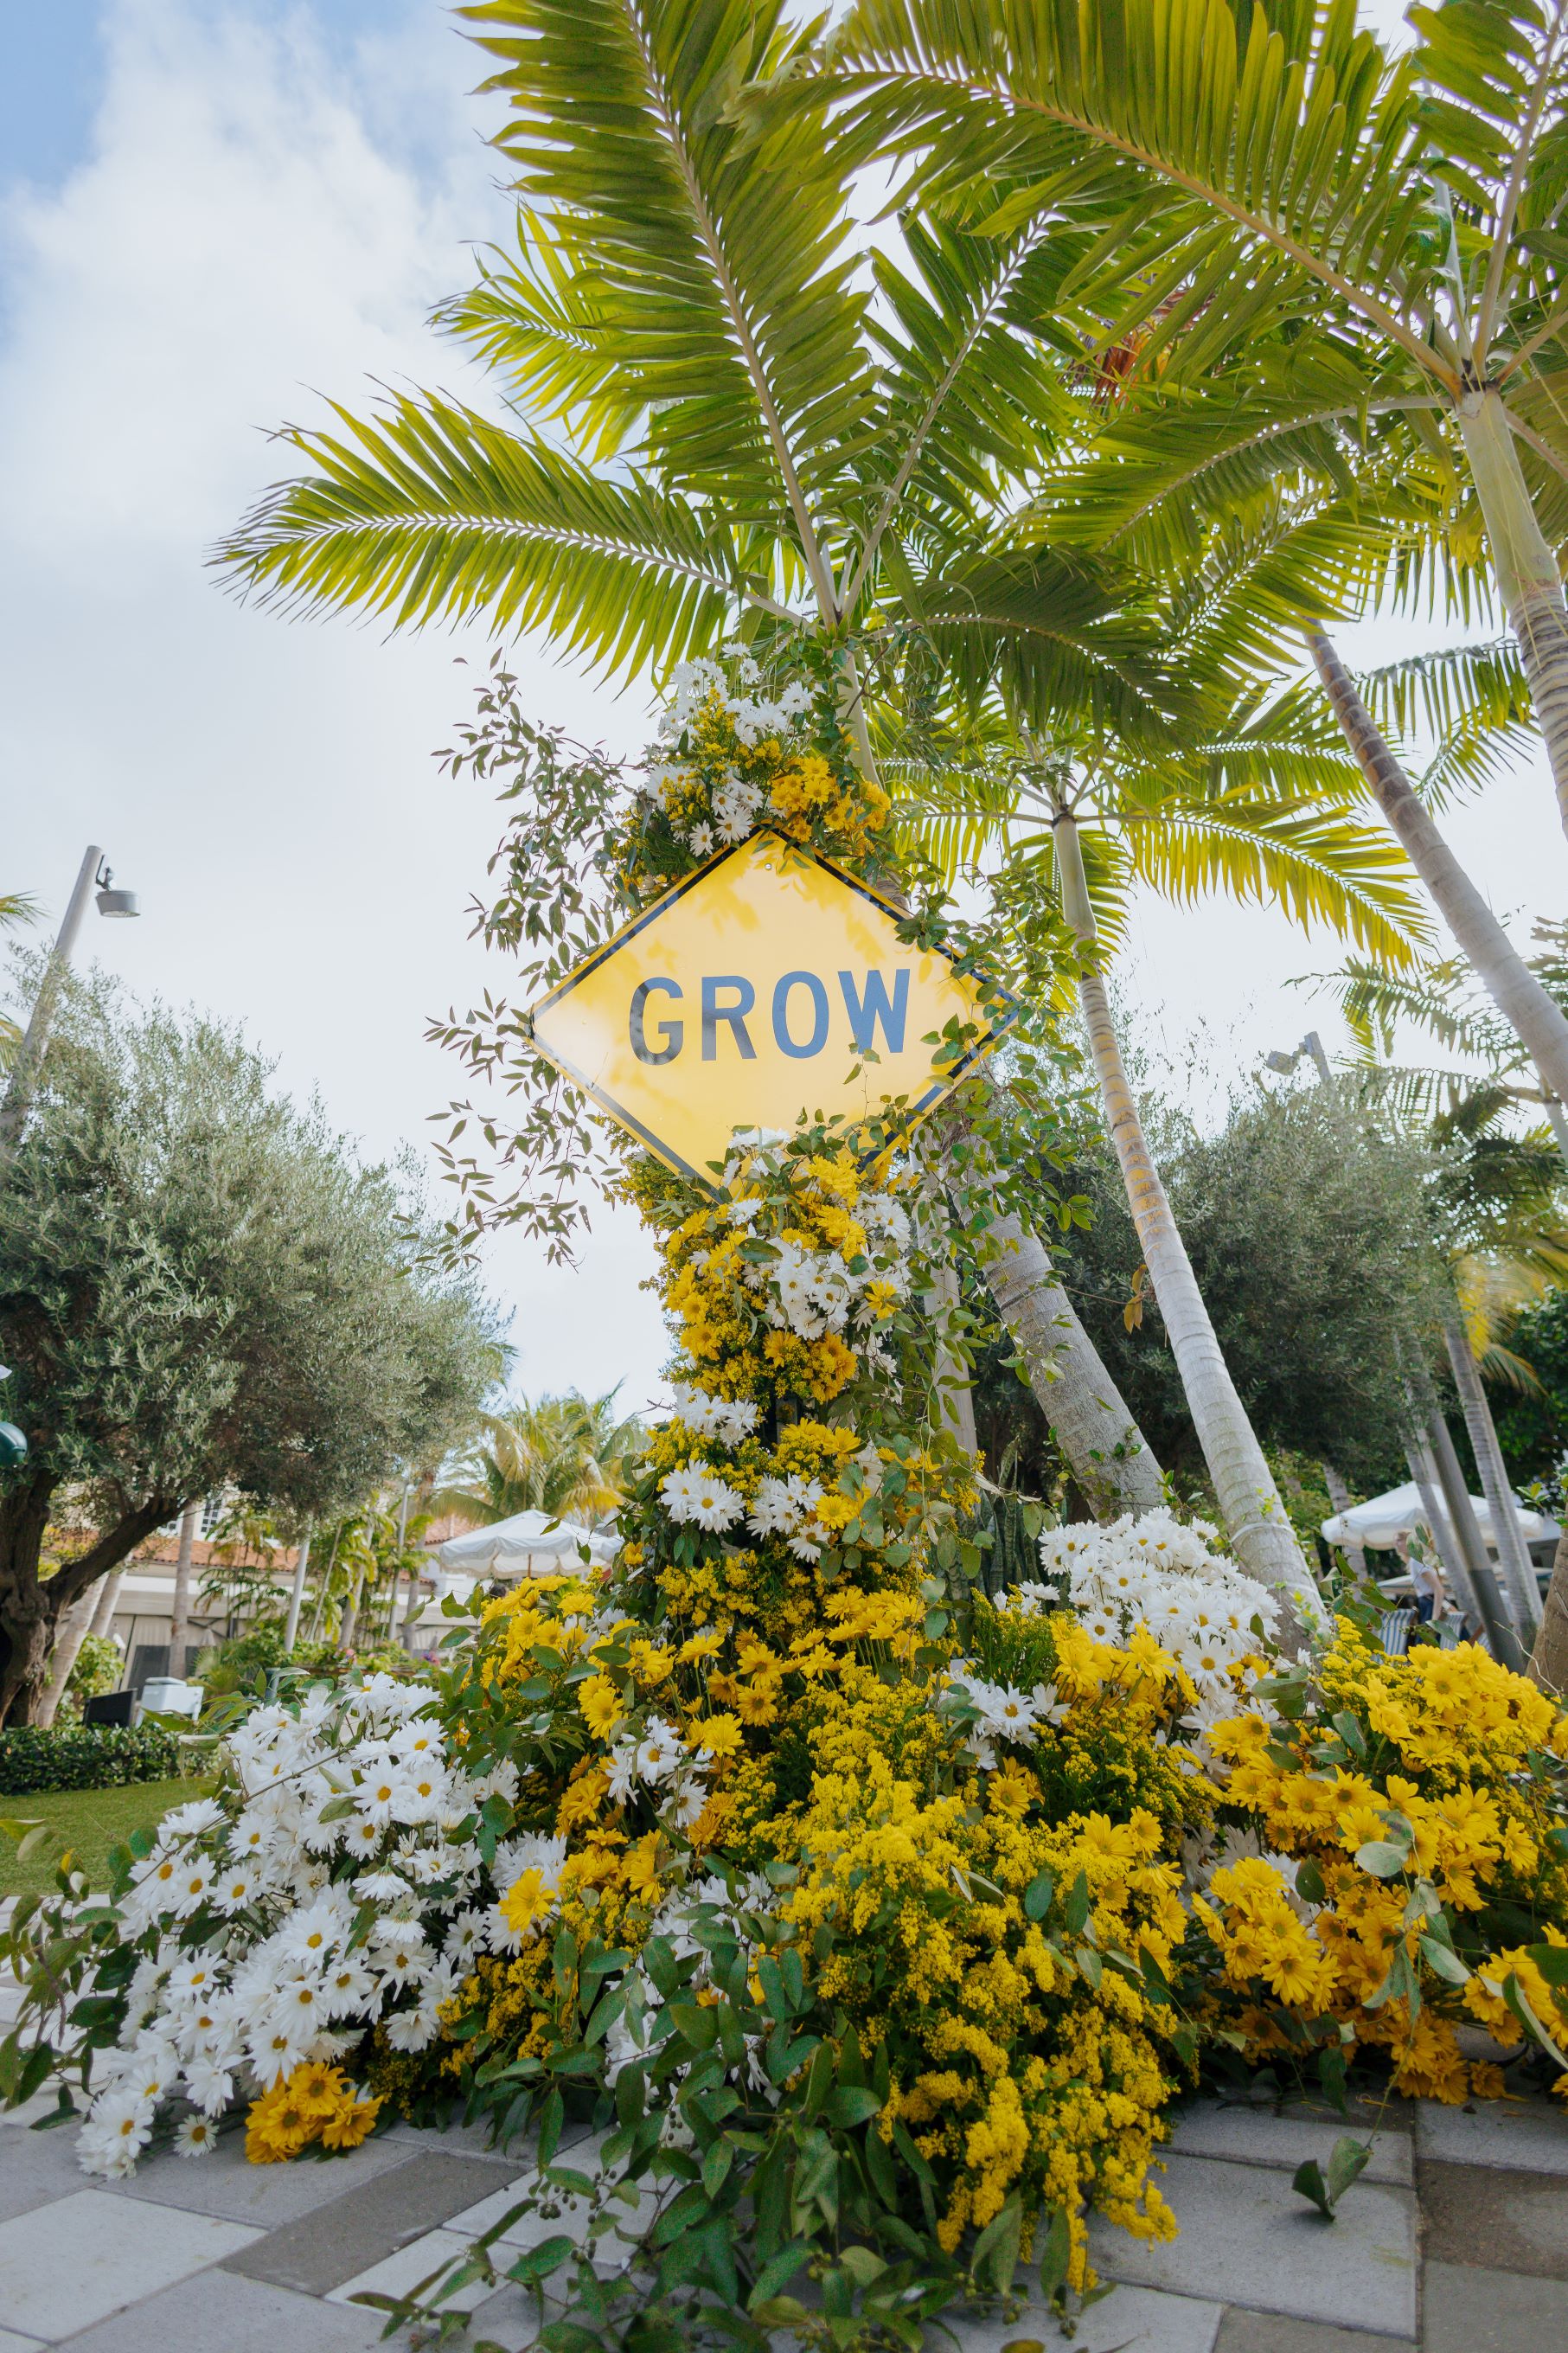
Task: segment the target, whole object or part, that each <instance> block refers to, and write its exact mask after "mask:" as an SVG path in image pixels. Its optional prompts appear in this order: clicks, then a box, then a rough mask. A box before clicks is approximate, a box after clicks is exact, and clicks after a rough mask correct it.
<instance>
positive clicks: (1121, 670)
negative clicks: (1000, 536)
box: [919, 534, 1190, 744]
mask: <svg viewBox="0 0 1568 2353" xmlns="http://www.w3.org/2000/svg"><path fill="white" fill-rule="evenodd" d="M919 596H920V601H921V613H922V615H923V628H924V630H925V633H926V635H927V636H928V637H929V638H930V640H931V644H932V645H933V647H934V648H935V649H936V650H937V652H938V653H939V655H940V656H941V659H942V663H943V665H944V667H945V668H946V670H947V671H948V672H949V674H950V676H951V678H952V682H953V685H954V688H955V690H956V691H957V692H958V693H959V694H960V695H961V696H963V698H965V699H966V700H968V701H970V702H973V703H978V702H981V701H982V700H983V699H984V696H985V695H986V694H987V693H988V692H998V693H1000V695H1001V697H1002V699H1003V701H1004V702H1005V704H1006V706H1007V708H1008V709H1009V711H1010V712H1013V713H1014V714H1016V717H1017V719H1018V720H1019V721H1020V722H1021V723H1023V724H1024V725H1026V726H1028V727H1031V728H1034V729H1037V731H1038V732H1040V733H1042V734H1047V735H1048V734H1049V733H1051V732H1052V731H1053V729H1055V728H1059V727H1060V726H1061V725H1062V724H1064V723H1067V724H1069V725H1072V726H1075V727H1076V726H1083V725H1088V726H1089V727H1091V728H1094V729H1107V728H1113V729H1116V730H1117V731H1119V732H1121V733H1125V734H1127V735H1129V736H1131V737H1133V738H1135V739H1136V738H1142V739H1144V740H1159V741H1163V742H1164V743H1166V744H1170V742H1171V740H1172V739H1171V728H1172V725H1173V722H1174V720H1175V719H1176V718H1177V717H1178V715H1179V714H1180V713H1181V712H1182V710H1183V707H1184V704H1185V703H1186V702H1188V701H1189V700H1190V698H1189V697H1188V696H1187V695H1186V694H1185V693H1184V691H1183V689H1182V687H1181V685H1180V683H1179V682H1178V681H1177V678H1176V676H1175V674H1174V672H1173V670H1172V668H1171V667H1170V665H1169V664H1168V663H1167V662H1165V661H1163V659H1161V657H1160V655H1159V652H1158V650H1157V631H1156V629H1155V628H1154V627H1153V626H1152V621H1151V619H1147V618H1145V617H1142V616H1141V615H1140V614H1139V613H1138V612H1137V611H1136V609H1129V599H1128V596H1127V591H1126V584H1125V583H1118V582H1117V581H1116V579H1115V578H1114V576H1113V575H1110V574H1109V573H1108V572H1106V571H1104V570H1103V569H1102V568H1101V567H1100V566H1099V565H1096V564H1095V563H1093V562H1092V561H1090V560H1089V559H1086V558H1081V557H1075V556H1072V555H1068V554H1062V553H1060V552H1058V551H1057V550H1054V549H1050V548H1041V547H1037V548H1014V547H1011V546H1009V545H1007V544H1006V543H1005V534H1004V541H1003V543H1002V544H1001V545H1000V546H996V547H994V548H981V549H978V550H976V551H975V552H974V553H973V554H960V555H959V556H957V557H956V558H955V559H954V560H953V561H952V562H951V563H950V564H948V565H944V566H943V567H942V569H941V570H940V571H936V572H931V573H928V574H926V575H925V576H924V577H923V578H922V579H921V583H920V587H919Z"/></svg>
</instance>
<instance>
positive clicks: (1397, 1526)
mask: <svg viewBox="0 0 1568 2353" xmlns="http://www.w3.org/2000/svg"><path fill="white" fill-rule="evenodd" d="M1514 1500H1515V1502H1516V1503H1518V1500H1519V1499H1518V1497H1517V1496H1516V1497H1515V1499H1514ZM1470 1509H1471V1510H1472V1511H1473V1512H1474V1514H1475V1515H1476V1525H1478V1527H1479V1529H1480V1532H1481V1541H1482V1542H1483V1544H1486V1545H1489V1546H1490V1547H1491V1549H1492V1550H1493V1551H1494V1552H1495V1551H1496V1550H1497V1538H1496V1536H1495V1535H1493V1533H1492V1515H1491V1512H1490V1509H1489V1506H1488V1504H1487V1500H1486V1497H1485V1496H1484V1495H1472V1496H1471V1497H1470ZM1421 1517H1422V1509H1421V1491H1420V1489H1419V1488H1418V1487H1417V1486H1416V1484H1415V1481H1414V1479H1409V1480H1406V1482H1405V1485H1404V1486H1403V1487H1391V1488H1390V1489H1389V1491H1388V1493H1387V1494H1386V1495H1373V1498H1372V1500H1371V1502H1370V1503H1366V1504H1352V1506H1351V1508H1350V1510H1349V1511H1348V1512H1336V1513H1335V1514H1334V1515H1333V1517H1332V1518H1331V1519H1327V1520H1324V1521H1323V1523H1322V1531H1323V1541H1324V1543H1325V1544H1331V1545H1340V1546H1345V1545H1373V1546H1376V1547H1378V1548H1379V1549H1380V1550H1388V1549H1390V1548H1392V1546H1394V1543H1395V1541H1396V1540H1397V1539H1398V1538H1399V1537H1400V1536H1407V1535H1409V1534H1410V1532H1411V1530H1412V1529H1413V1528H1414V1527H1415V1523H1416V1521H1417V1520H1419V1519H1420V1518H1421ZM1519 1524H1520V1531H1521V1535H1523V1537H1524V1541H1525V1543H1526V1544H1545V1543H1548V1542H1555V1541H1556V1539H1557V1537H1558V1536H1559V1535H1561V1534H1562V1531H1561V1529H1560V1528H1559V1527H1558V1525H1557V1523H1556V1521H1555V1520H1549V1519H1548V1518H1547V1516H1546V1514H1545V1513H1544V1512H1532V1511H1531V1510H1530V1508H1529V1507H1528V1505H1526V1504H1519Z"/></svg>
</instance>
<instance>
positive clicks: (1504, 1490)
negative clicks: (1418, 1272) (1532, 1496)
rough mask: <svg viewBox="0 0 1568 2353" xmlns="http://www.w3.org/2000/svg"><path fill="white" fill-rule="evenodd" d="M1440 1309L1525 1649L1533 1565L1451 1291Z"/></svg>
mask: <svg viewBox="0 0 1568 2353" xmlns="http://www.w3.org/2000/svg"><path fill="white" fill-rule="evenodd" d="M1442 1312H1443V1337H1444V1339H1445V1341H1446V1342H1447V1348H1448V1362H1449V1364H1450V1365H1451V1366H1453V1371H1454V1387H1455V1388H1457V1389H1458V1393H1459V1405H1460V1409H1461V1410H1462V1411H1463V1413H1464V1417H1465V1428H1466V1429H1467V1430H1468V1432H1469V1437H1470V1449H1471V1451H1472V1452H1473V1453H1474V1455H1475V1458H1476V1468H1477V1470H1478V1471H1479V1472H1480V1474H1481V1493H1483V1494H1484V1495H1485V1497H1486V1499H1487V1507H1488V1509H1489V1511H1490V1513H1491V1517H1492V1535H1493V1536H1494V1537H1495V1539H1496V1542H1497V1555H1498V1561H1499V1564H1500V1567H1501V1569H1502V1574H1503V1583H1504V1584H1505V1586H1506V1587H1507V1588H1508V1598H1509V1601H1510V1605H1511V1608H1512V1611H1513V1622H1514V1624H1515V1626H1516V1627H1517V1628H1518V1630H1519V1636H1520V1642H1521V1648H1522V1649H1524V1650H1526V1651H1528V1650H1529V1649H1530V1647H1531V1642H1532V1641H1534V1639H1535V1633H1536V1630H1537V1628H1538V1627H1539V1625H1540V1623H1541V1599H1540V1595H1539V1593H1538V1591H1537V1588H1536V1583H1535V1569H1534V1566H1533V1564H1532V1563H1531V1557H1530V1553H1529V1550H1528V1547H1527V1546H1526V1545H1525V1541H1524V1536H1523V1533H1522V1531H1521V1528H1520V1525H1519V1514H1518V1513H1517V1512H1516V1510H1515V1508H1514V1501H1513V1490H1512V1488H1511V1487H1510V1484H1509V1477H1508V1465H1507V1463H1506V1462H1505V1461H1503V1458H1502V1448H1501V1447H1500V1445H1499V1443H1498V1434H1497V1424H1496V1422H1495V1421H1493V1419H1492V1410H1491V1408H1490V1406H1489V1404H1488V1403H1487V1393H1486V1391H1485V1389H1484V1388H1482V1387H1481V1370H1480V1366H1479V1365H1478V1364H1477V1362H1476V1353H1475V1350H1474V1349H1473V1348H1472V1347H1471V1345H1470V1335H1469V1333H1468V1330H1467V1329H1466V1327H1465V1319H1464V1315H1463V1314H1462V1313H1461V1312H1460V1308H1459V1303H1458V1300H1457V1299H1456V1298H1455V1297H1454V1295H1453V1293H1452V1292H1451V1291H1450V1292H1447V1293H1445V1296H1444V1300H1443V1311H1442Z"/></svg>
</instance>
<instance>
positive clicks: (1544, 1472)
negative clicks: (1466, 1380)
mask: <svg viewBox="0 0 1568 2353" xmlns="http://www.w3.org/2000/svg"><path fill="white" fill-rule="evenodd" d="M1508 1345H1509V1347H1510V1350H1511V1351H1512V1353H1513V1354H1514V1356H1518V1357H1520V1358H1521V1359H1522V1361H1523V1362H1524V1363H1525V1364H1526V1365H1528V1366H1529V1367H1530V1369H1531V1373H1532V1374H1533V1375H1534V1376H1535V1378H1536V1380H1537V1382H1538V1383H1539V1384H1540V1386H1539V1388H1532V1389H1527V1390H1525V1391H1524V1392H1523V1393H1522V1394H1521V1393H1517V1392H1516V1393H1514V1394H1511V1395H1510V1396H1509V1397H1508V1398H1506V1400H1505V1399H1502V1398H1499V1397H1497V1396H1495V1395H1494V1397H1493V1398H1492V1413H1493V1417H1494V1419H1495V1420H1496V1422H1497V1429H1498V1437H1499V1439H1500V1440H1501V1443H1502V1451H1503V1453H1504V1454H1505V1456H1506V1457H1507V1459H1508V1461H1509V1463H1510V1467H1511V1468H1512V1469H1513V1471H1514V1472H1515V1473H1516V1475H1517V1476H1518V1477H1519V1478H1520V1479H1521V1480H1529V1479H1541V1480H1551V1479H1552V1477H1553V1476H1554V1475H1558V1476H1560V1475H1561V1473H1560V1465H1561V1463H1562V1461H1563V1456H1564V1455H1565V1454H1568V1291H1564V1290H1563V1289H1561V1288H1558V1287H1556V1286H1553V1288H1552V1290H1550V1291H1548V1292H1547V1293H1546V1294H1545V1296H1544V1297H1543V1298H1542V1299H1539V1300H1536V1301H1534V1302H1533V1303H1531V1305H1529V1306H1527V1307H1521V1309H1520V1311H1519V1314H1517V1315H1516V1316H1515V1317H1514V1319H1513V1323H1512V1325H1511V1326H1510V1331H1509V1335H1508Z"/></svg>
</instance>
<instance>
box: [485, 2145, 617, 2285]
mask: <svg viewBox="0 0 1568 2353" xmlns="http://www.w3.org/2000/svg"><path fill="white" fill-rule="evenodd" d="M604 2141H605V2135H604V2134H602V2133H601V2134H599V2135H597V2136H596V2137H590V2138H589V2139H587V2140H583V2141H579V2142H578V2143H577V2144H576V2146H575V2147H574V2148H573V2149H572V2150H571V2151H570V2152H568V2151H567V2150H565V2149H563V2150H562V2151H561V2152H560V2156H561V2158H562V2159H563V2160H564V2161H566V2162H568V2163H570V2164H571V2165H573V2166H574V2168H576V2169H577V2170H579V2171H581V2172H583V2173H584V2174H586V2175H587V2177H588V2179H590V2180H592V2179H593V2178H594V2175H595V2171H596V2169H597V2165H598V2155H599V2150H600V2148H601V2147H603V2146H604ZM534 2179H535V2177H534V2175H533V2174H532V2172H527V2173H522V2174H520V2175H519V2176H518V2178H517V2179H516V2180H514V2181H510V2182H508V2183H507V2184H506V2185H505V2187H504V2188H503V2189H497V2190H493V2191H492V2192H491V2194H490V2195H489V2197H488V2198H483V2199H481V2200H479V2204H478V2205H477V2206H470V2207H469V2208H468V2210H467V2211H466V2212H464V2213H461V2214H454V2215H453V2216H452V2218H451V2221H449V2223H448V2224H447V2229H448V2230H452V2231H462V2232H466V2233H467V2235H468V2237H469V2238H477V2237H478V2236H479V2232H481V2231H488V2230H489V2229H491V2228H492V2227H493V2225H494V2224H495V2223H497V2222H499V2221H500V2219H501V2217H502V2215H503V2214H505V2213H507V2212H509V2211H510V2209H511V2208H512V2207H513V2206H515V2205H517V2203H518V2202H519V2200H521V2198H523V2197H524V2196H525V2195H526V2194H527V2192H528V2190H529V2189H530V2188H531V2185H532V2183H533V2181H534ZM590 2211H591V2210H590V2204H589V2200H587V2199H585V2198H578V2197H574V2195H573V2193H572V2192H571V2191H570V2190H552V2191H551V2193H550V2195H549V2197H548V2198H547V2199H546V2200H544V2201H543V2203H542V2207H541V2209H540V2211H537V2212H535V2213H531V2214H521V2215H519V2217H518V2219H517V2220H516V2221H514V2222H511V2223H510V2224H509V2225H508V2227H507V2228H506V2229H505V2230H504V2231H503V2232H501V2234H500V2237H499V2238H498V2239H497V2240H495V2241H494V2242H493V2243H494V2245H495V2246H496V2247H497V2248H498V2249H499V2248H501V2247H509V2248H511V2249H513V2250H521V2249H522V2248H524V2247H537V2246H539V2245H540V2244H541V2243H542V2242H543V2241H544V2240H545V2239H553V2238H557V2237H566V2238H568V2239H573V2240H575V2241H576V2242H578V2243H579V2244H580V2243H581V2242H582V2240H583V2238H584V2235H585V2233H586V2230H587V2223H588V2216H589V2212H590ZM657 2211H658V2199H657V2198H656V2197H655V2196H654V2195H653V2194H652V2193H651V2192H645V2193H644V2194H643V2195H642V2196H641V2197H640V2198H639V2199H638V2200H637V2204H636V2206H635V2207H634V2206H628V2205H626V2204H624V2203H623V2202H622V2201H621V2200H619V2199H616V2200H612V2202H611V2206H610V2212H611V2214H612V2216H613V2218H614V2220H615V2221H616V2223H617V2224H619V2226H620V2229H621V2230H622V2231H629V2232H637V2233H640V2232H644V2231H646V2230H647V2227H648V2225H649V2223H650V2222H651V2221H653V2218H654V2215H655V2214H656V2212H657ZM629 2253H630V2249H629V2247H626V2245H625V2242H624V2241H623V2240H622V2238H621V2237H620V2236H619V2235H618V2234H616V2233H612V2234H610V2235H608V2236H606V2237H604V2238H602V2239H601V2240H600V2242H599V2253H598V2255H597V2256H596V2258H595V2268H596V2269H597V2270H599V2271H601V2272H605V2273H614V2272H616V2271H619V2270H621V2269H622V2267H623V2265H624V2263H625V2261H626V2256H627V2255H629Z"/></svg>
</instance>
